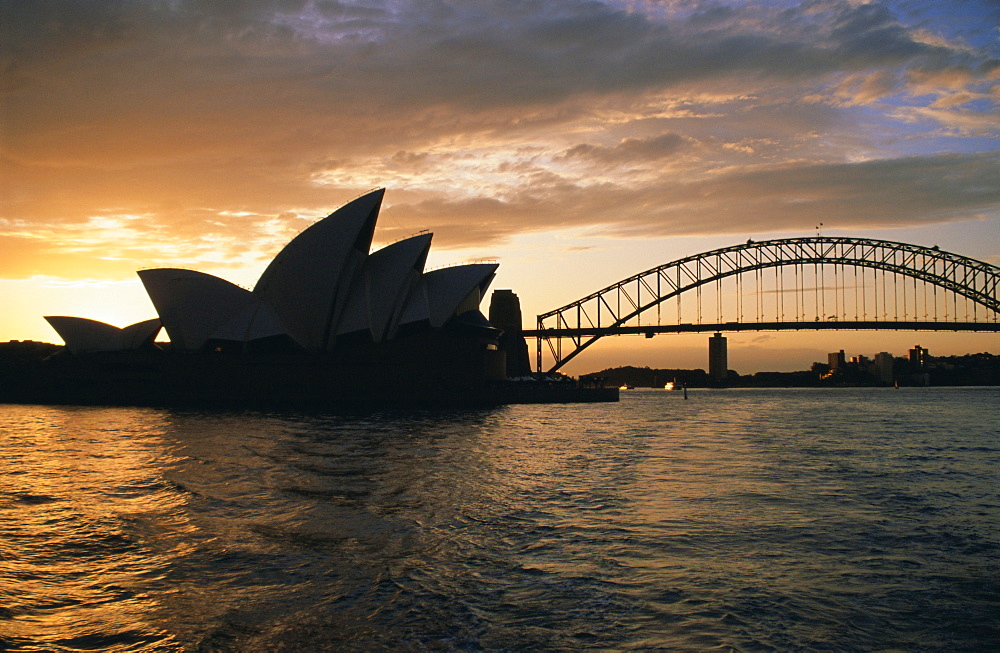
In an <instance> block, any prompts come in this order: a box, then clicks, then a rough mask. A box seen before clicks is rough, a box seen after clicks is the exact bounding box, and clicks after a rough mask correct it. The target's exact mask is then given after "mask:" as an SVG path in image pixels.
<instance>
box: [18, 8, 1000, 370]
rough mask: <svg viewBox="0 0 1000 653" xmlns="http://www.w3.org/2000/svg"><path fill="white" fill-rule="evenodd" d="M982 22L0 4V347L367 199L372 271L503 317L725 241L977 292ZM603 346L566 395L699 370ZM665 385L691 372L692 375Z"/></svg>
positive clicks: (988, 240)
mask: <svg viewBox="0 0 1000 653" xmlns="http://www.w3.org/2000/svg"><path fill="white" fill-rule="evenodd" d="M998 24H1000V6H998V5H997V4H996V3H995V2H988V1H985V0H984V1H980V2H977V1H970V2H958V1H951V2H930V1H929V0H928V1H923V0H918V1H911V0H882V1H878V2H865V3H859V2H854V1H853V0H824V1H823V2H819V3H815V2H813V3H798V2H784V1H782V2H742V1H741V2H736V1H732V2H728V1H724V0H723V1H712V2H707V1H706V2H690V3H680V4H678V3H661V2H652V1H650V2H646V1H639V2H635V1H632V0H621V1H612V0H607V1H603V2H586V3H584V2H576V1H569V0H546V1H544V2H542V1H541V0H538V1H528V2H519V3H495V2H486V1H485V0H483V1H478V0H470V1H464V2H448V1H443V2H437V3H433V4H432V5H428V4H427V3H413V2H397V1H392V2H389V1H386V2H365V3H352V2H325V1H324V0H317V1H315V2H305V3H297V4H296V3H291V4H289V3H283V2H269V1H267V0H264V1H261V2H254V3H221V4H220V3H207V4H206V3H203V2H194V1H193V0H177V1H175V2H170V3H161V2H148V3H99V2H95V3H79V2H72V1H69V0H55V1H53V2H46V3H30V2H23V3H19V2H0V25H3V27H2V29H3V39H0V60H3V61H4V62H5V71H7V72H6V74H5V82H6V83H5V84H4V90H3V93H2V95H0V178H2V179H3V186H2V188H0V298H2V300H3V302H4V311H3V312H0V341H6V340H10V339H18V340H25V339H33V340H43V341H49V342H58V336H57V335H56V334H55V332H54V331H53V330H52V329H51V328H50V327H49V326H48V325H47V324H46V323H45V321H44V319H43V316H44V315H87V316H91V317H93V318H95V319H99V320H103V321H106V322H109V323H112V324H114V325H116V326H125V325H128V324H133V323H136V322H139V321H141V320H145V319H148V318H150V317H153V316H154V315H155V310H154V308H153V306H152V305H151V304H150V303H149V300H148V299H147V298H146V294H145V292H144V290H143V287H142V283H141V282H140V280H139V278H138V277H137V276H136V275H135V270H139V269H144V268H157V267H184V268H191V269H195V270H198V271H200V272H205V273H208V274H212V275H216V276H220V277H223V278H226V279H229V280H232V281H233V282H235V283H237V284H240V285H243V286H250V285H252V284H253V282H254V280H255V279H256V278H257V277H259V276H260V274H261V273H262V271H263V269H264V267H265V266H266V264H267V262H268V261H269V260H270V259H271V258H272V257H273V256H274V255H275V254H276V253H277V251H278V250H279V249H280V247H281V246H282V244H283V243H285V242H287V241H288V240H289V239H290V237H291V236H293V235H294V234H296V233H298V232H300V231H301V230H302V229H304V228H306V227H307V226H308V225H310V224H312V223H314V222H316V221H318V220H320V219H321V218H323V217H324V216H326V215H327V214H329V213H330V212H331V211H333V210H334V209H336V208H337V207H339V206H341V205H343V204H345V203H346V202H348V201H349V200H351V199H352V198H354V197H356V196H357V195H359V194H361V193H363V192H366V191H367V190H369V189H370V188H373V187H384V188H386V196H385V204H384V208H383V218H382V219H381V222H380V227H379V229H378V231H377V232H376V234H375V244H376V246H384V245H387V244H389V243H392V242H395V241H398V240H400V239H402V238H405V237H407V236H410V235H413V234H415V233H417V232H420V231H421V230H430V231H432V232H433V233H434V243H433V248H432V254H431V256H430V257H429V259H428V262H427V264H428V267H429V268H434V267H439V266H442V265H451V264H456V263H462V262H466V261H471V260H477V259H484V258H489V259H494V260H496V261H498V262H499V264H500V267H499V271H498V274H497V278H496V280H495V282H494V284H493V286H492V288H493V289H512V290H513V291H514V292H515V293H517V294H518V296H519V297H520V300H521V309H522V313H523V316H524V317H523V319H524V322H525V326H528V327H530V326H532V325H533V320H534V316H535V315H537V314H539V313H543V312H545V311H547V310H551V309H553V308H555V307H557V306H560V305H564V304H566V303H568V302H572V301H574V300H576V299H578V298H579V297H582V296H585V295H587V294H588V293H591V292H593V291H595V290H597V289H599V288H601V287H604V286H606V285H608V284H611V283H615V282H616V281H618V280H620V279H623V278H625V277H627V276H629V275H632V274H635V273H637V272H640V271H642V270H644V269H649V268H652V267H655V266H657V265H660V264H663V263H665V262H668V261H671V260H675V259H679V258H681V257H684V256H688V255H691V254H696V253H699V252H703V251H707V250H710V249H714V248H718V247H724V246H728V245H734V244H738V243H741V242H743V241H745V240H746V239H747V238H753V239H755V240H762V239H766V238H780V237H790V236H803V235H811V234H815V233H816V232H817V230H819V231H822V233H823V234H824V235H846V236H863V237H869V238H882V239H886V240H894V241H901V242H908V243H914V244H918V245H925V246H928V247H930V246H932V245H937V246H939V247H941V248H942V249H945V250H948V251H952V252H955V253H958V254H962V255H965V256H969V257H972V258H976V259H979V260H983V261H987V262H990V263H993V264H1000V186H998V184H997V183H996V180H997V179H998V178H1000V151H998V148H997V134H998V133H1000V107H998V98H1000V73H998V71H1000V39H997V32H996V26H997V25H998ZM724 335H726V336H727V337H728V338H729V360H730V367H731V368H733V369H736V370H738V371H740V372H741V373H746V372H750V371H755V370H792V369H800V367H801V365H802V364H803V362H804V361H810V362H811V361H812V360H823V359H824V357H825V355H826V353H828V352H829V351H834V350H838V349H840V348H845V349H846V350H847V351H848V352H859V353H860V352H868V351H869V350H875V351H880V350H884V351H898V350H902V349H904V348H905V347H907V346H910V345H912V342H916V341H920V342H921V343H922V344H924V345H925V346H927V347H928V348H929V349H931V350H932V351H933V352H936V353H940V354H941V355H945V354H949V353H951V354H962V353H969V352H976V351H990V352H993V353H1000V337H998V336H996V335H993V334H954V333H951V334H949V333H933V334H927V335H924V334H919V337H918V338H916V339H915V338H914V337H912V335H911V334H907V333H897V334H888V333H869V332H861V333H846V332H844V333H807V332H800V333H766V332H763V333H740V334H724ZM705 339H706V338H705V336H698V337H696V338H693V337H689V336H665V335H664V336H657V337H656V338H654V339H652V340H649V341H646V340H644V339H641V338H631V337H621V338H616V339H613V340H612V339H609V340H608V341H607V342H601V343H598V345H596V346H595V347H594V348H593V350H592V351H588V352H586V353H585V354H584V355H582V356H581V357H580V358H579V359H578V360H574V361H573V362H572V364H571V365H570V366H568V368H567V369H566V371H567V372H568V373H572V374H579V373H582V372H587V371H591V370H594V369H600V368H601V367H602V366H606V363H607V362H612V363H613V364H622V365H625V364H650V365H657V366H659V365H663V366H670V367H706V366H707V346H706V344H705ZM696 363H697V364H696Z"/></svg>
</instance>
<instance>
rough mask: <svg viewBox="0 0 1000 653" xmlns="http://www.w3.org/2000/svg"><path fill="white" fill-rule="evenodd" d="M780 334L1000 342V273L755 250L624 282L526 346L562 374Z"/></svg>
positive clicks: (799, 241) (946, 256) (852, 255)
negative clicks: (586, 361) (675, 342)
mask: <svg viewBox="0 0 1000 653" xmlns="http://www.w3.org/2000/svg"><path fill="white" fill-rule="evenodd" d="M668 300H670V301H669V302H668ZM685 320H686V321H685ZM784 329H799V330H801V329H839V330H852V329H894V330H899V329H907V330H909V329H913V330H956V331H958V330H962V331H1000V268H998V267H997V266H995V265H991V264H989V263H985V262H983V261H978V260H976V259H971V258H968V257H965V256H960V255H957V254H952V253H950V252H945V251H941V250H940V249H938V248H937V247H931V248H927V247H920V246H917V245H909V244H906V243H897V242H891V241H883V240H871V239H864V238H843V237H825V236H816V237H808V238H788V239H779V240H768V241H762V242H753V241H748V242H747V243H746V244H742V245H737V246H734V247H726V248H722V249H717V250H713V251H710V252H704V253H702V254H697V255H694V256H689V257H686V258H683V259H679V260H677V261H673V262H670V263H667V264H665V265H661V266H659V267H656V268H652V269H650V270H646V271H645V272H641V273H639V274H636V275H634V276H631V277H629V278H628V279H624V280H622V281H619V282H618V283H615V284H613V285H610V286H608V287H606V288H603V289H601V290H599V291H597V292H595V293H592V294H590V295H588V296H586V297H583V298H581V299H579V300H577V301H575V302H573V303H571V304H567V305H566V306H563V307H561V308H557V309H555V310H553V311H549V312H548V313H544V314H542V315H539V316H538V323H537V329H536V330H534V331H526V332H525V335H526V336H529V337H532V336H533V337H535V338H536V339H537V365H538V370H539V371H542V370H543V369H544V367H543V351H544V349H545V345H547V348H548V351H549V353H550V355H551V356H552V359H553V365H552V366H551V367H550V368H549V370H548V371H550V372H554V371H556V370H558V369H559V368H560V367H562V366H563V365H565V364H566V363H567V362H569V361H570V360H571V359H573V358H574V357H575V356H577V355H578V354H579V353H580V352H582V351H583V350H584V349H586V348H587V347H589V346H590V345H591V344H593V343H594V342H596V341H597V340H598V339H600V338H602V337H604V336H608V335H622V334H628V333H642V334H645V335H646V336H647V337H652V335H653V334H656V333H668V332H675V333H676V332H704V331H737V330H740V331H742V330H784ZM543 343H544V344H543Z"/></svg>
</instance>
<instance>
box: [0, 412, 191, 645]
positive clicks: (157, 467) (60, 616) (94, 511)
mask: <svg viewBox="0 0 1000 653" xmlns="http://www.w3.org/2000/svg"><path fill="white" fill-rule="evenodd" d="M165 425H166V422H165V420H164V418H163V414H162V413H161V412H160V411H156V410H142V409H127V410H123V409H102V408H75V407H40V406H3V407H2V410H0V439H2V447H3V450H4V452H5V454H6V460H5V463H6V466H5V469H4V473H3V474H2V475H0V501H2V503H3V505H2V507H0V511H2V512H0V529H2V533H0V537H2V540H3V542H4V550H3V555H2V556H0V583H2V584H3V586H2V587H0V596H2V597H3V599H4V600H3V601H2V602H0V603H3V604H5V605H6V606H8V610H10V613H9V614H8V615H7V620H6V621H5V623H4V628H3V630H4V631H5V634H6V635H7V636H8V637H11V638H24V639H26V640H31V641H35V642H53V643H57V642H64V645H67V646H72V645H74V643H75V644H78V645H87V644H93V643H99V642H100V641H102V639H103V638H106V633H114V632H116V631H118V630H121V629H125V630H127V631H130V632H132V633H133V635H131V636H130V637H135V636H138V633H137V631H142V630H147V631H148V633H149V634H154V635H155V633H157V631H158V629H157V628H156V627H155V626H153V625H151V624H149V623H147V619H146V615H148V614H149V613H150V611H151V609H152V608H154V607H155V602H156V599H155V597H153V596H152V595H150V594H149V593H148V592H147V591H146V590H145V588H144V587H143V581H142V579H143V578H144V577H145V578H155V576H156V575H157V569H156V566H157V564H158V560H157V556H156V553H155V549H156V548H158V547H160V546H162V543H155V542H154V543H153V544H152V546H148V545H149V544H150V543H149V542H144V541H142V539H141V538H142V535H141V534H142V533H143V532H145V533H146V534H147V535H149V536H150V538H152V537H153V536H154V535H155V533H157V532H163V531H165V530H169V531H171V532H173V533H179V534H181V533H184V532H185V530H186V527H187V525H186V524H185V523H184V521H185V519H184V512H183V510H182V501H181V499H180V498H179V497H178V495H176V494H175V493H173V492H170V491H169V486H168V485H167V484H166V483H165V480H164V478H163V474H162V468H163V466H164V465H165V464H169V463H171V462H172V461H173V460H174V458H173V457H172V456H171V455H170V454H169V453H167V451H168V449H167V448H165V447H164V446H163V442H162V441H160V440H159V435H160V434H162V433H163V431H164V428H165ZM152 520H155V523H153V521H152ZM144 521H150V523H149V524H148V526H147V527H146V528H142V527H141V526H139V525H141V524H142V523H143V522H144ZM137 526H139V527H137ZM137 534H138V537H137ZM137 624H138V626H137ZM143 624H144V626H143ZM88 636H93V637H96V639H93V640H91V639H88ZM127 638H128V637H126V638H125V639H127ZM42 649H44V645H42Z"/></svg>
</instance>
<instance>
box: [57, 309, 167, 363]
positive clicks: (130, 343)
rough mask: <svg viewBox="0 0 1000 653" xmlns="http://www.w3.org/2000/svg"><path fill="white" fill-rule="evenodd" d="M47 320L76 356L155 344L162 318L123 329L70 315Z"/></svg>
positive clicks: (137, 323)
mask: <svg viewBox="0 0 1000 653" xmlns="http://www.w3.org/2000/svg"><path fill="white" fill-rule="evenodd" d="M45 320H46V321H47V322H48V323H49V324H50V325H51V326H52V328H53V329H55V330H56V333H58V334H59V336H60V337H61V338H62V339H63V342H65V343H66V347H67V348H68V349H69V350H70V351H71V352H73V353H74V354H79V353H81V352H94V351H121V350H122V349H138V348H139V347H141V346H142V345H144V344H146V343H147V342H150V341H152V340H153V338H155V337H156V334H157V333H159V331H160V320H159V319H158V318H153V319H152V320H145V321H143V322H136V323H135V324H132V325H129V326H127V327H125V328H123V329H119V328H118V327H116V326H114V325H111V324H107V323H105V322H98V321H97V320H90V319H87V318H85V317H72V316H69V315H46V316H45Z"/></svg>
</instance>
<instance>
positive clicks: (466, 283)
mask: <svg viewBox="0 0 1000 653" xmlns="http://www.w3.org/2000/svg"><path fill="white" fill-rule="evenodd" d="M384 194H385V191H384V189H376V190H373V191H371V192H369V193H366V194H364V195H361V196H359V197H357V198H355V199H354V200H352V201H350V202H348V203H347V204H345V205H344V206H342V207H340V208H339V209H337V210H336V211H334V212H333V213H331V214H330V215H328V216H327V217H326V218H323V219H322V220H319V221H318V222H316V223H314V224H312V225H311V226H309V227H308V228H306V229H305V230H304V231H302V232H301V233H300V234H298V235H297V236H296V237H295V238H293V239H292V240H291V241H290V242H289V243H288V244H287V245H286V246H285V247H284V248H283V249H282V250H281V251H280V252H279V253H278V254H277V255H276V256H275V257H274V259H273V260H272V261H271V262H270V264H269V265H268V266H267V268H266V269H265V270H264V272H263V273H262V274H261V276H260V279H259V280H258V281H257V284H256V286H255V287H254V289H253V290H252V291H251V290H247V289H245V288H241V287H239V286H237V285H235V284H233V283H230V282H229V281H226V280H225V279H220V278H219V277H215V276H212V275H210V274H206V273H204V272H198V271H195V270H185V269H178V268H157V269H148V270H140V271H139V272H138V275H139V278H140V279H141V281H142V283H143V286H144V287H145V289H146V292H147V293H148V295H149V298H150V300H151V302H152V304H153V307H154V308H155V309H156V312H157V314H158V318H156V319H154V320H149V321H147V322H142V323H139V324H138V325H133V326H131V327H127V328H126V329H118V328H117V327H114V326H111V325H108V324H103V323H101V322H96V321H94V320H87V319H85V318H76V317H49V318H46V319H48V320H49V323H50V324H51V325H52V326H53V328H54V329H55V330H56V331H57V332H58V333H59V335H60V336H62V338H63V340H64V341H65V342H66V345H67V348H68V349H69V350H70V351H71V352H73V353H85V352H91V351H113V350H129V349H137V348H140V347H141V346H144V345H145V344H146V343H147V342H151V340H152V338H154V337H155V335H156V333H157V332H158V331H159V328H160V326H161V325H162V327H163V329H164V330H165V331H166V332H167V335H168V336H169V338H170V342H171V348H172V349H173V350H174V351H177V352H199V351H206V350H209V349H221V348H228V349H227V350H230V351H232V350H234V349H235V350H246V349H247V348H248V347H252V345H254V343H260V342H264V341H272V342H273V341H274V340H275V339H279V338H281V339H284V340H283V342H285V343H290V344H291V346H294V347H296V348H297V349H299V350H300V351H305V352H313V353H321V352H328V351H333V350H335V349H336V347H337V343H338V339H341V338H345V337H347V336H351V338H349V339H348V341H349V342H354V343H357V342H358V340H357V336H358V335H359V334H361V335H363V336H364V340H365V341H366V342H370V343H375V344H377V343H383V342H388V341H392V340H394V339H395V338H396V337H397V336H398V334H399V333H400V331H401V327H403V326H406V327H408V329H410V330H411V331H412V328H414V327H419V328H429V329H441V328H442V327H444V326H445V325H447V324H449V321H450V320H451V319H452V318H453V317H455V316H457V315H459V314H462V313H467V312H470V311H473V312H476V313H478V307H479V303H480V301H481V300H482V298H483V294H484V293H485V291H486V288H487V287H488V286H489V284H490V281H491V280H492V279H493V276H494V275H495V273H496V270H497V265H496V264H495V263H476V264H469V265H459V266H454V267H449V268H443V269H439V270H434V271H431V272H424V265H425V263H426V260H427V255H428V252H429V250H430V246H431V239H432V234H430V233H422V234H420V235H417V236H413V237H411V238H407V239H404V240H401V241H398V242H396V243H393V244H391V245H388V246H386V247H384V248H382V249H379V250H377V251H375V252H372V253H370V249H371V243H372V239H373V236H374V233H375V224H376V221H377V219H378V214H379V210H380V208H381V205H382V198H383V196H384ZM482 322H483V323H485V318H484V319H483V321H482ZM154 327H155V331H152V329H154ZM150 334H151V335H150ZM345 342H347V341H345Z"/></svg>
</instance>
